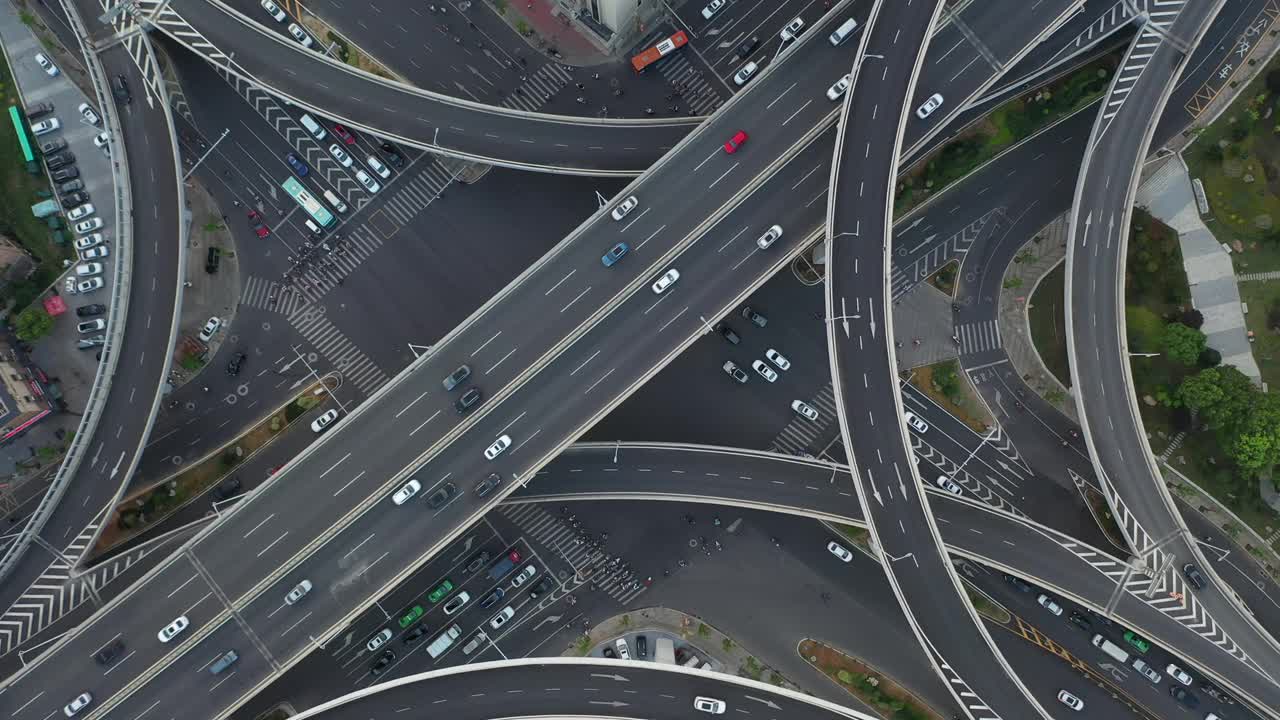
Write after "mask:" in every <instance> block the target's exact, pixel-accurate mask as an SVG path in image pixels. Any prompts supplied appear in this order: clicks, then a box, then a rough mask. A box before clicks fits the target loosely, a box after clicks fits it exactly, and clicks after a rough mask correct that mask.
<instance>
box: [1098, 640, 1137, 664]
mask: <svg viewBox="0 0 1280 720" xmlns="http://www.w3.org/2000/svg"><path fill="white" fill-rule="evenodd" d="M1093 646H1094V647H1096V648H1098V649H1099V650H1101V651H1102V652H1104V653H1106V654H1108V655H1110V656H1111V657H1112V658H1114V659H1115V660H1116V662H1119V663H1127V662H1129V653H1127V652H1125V651H1124V650H1122V649H1121V648H1120V646H1119V645H1117V644H1115V643H1113V642H1111V641H1110V640H1108V639H1106V638H1104V637H1102V636H1101V635H1094V636H1093Z"/></svg>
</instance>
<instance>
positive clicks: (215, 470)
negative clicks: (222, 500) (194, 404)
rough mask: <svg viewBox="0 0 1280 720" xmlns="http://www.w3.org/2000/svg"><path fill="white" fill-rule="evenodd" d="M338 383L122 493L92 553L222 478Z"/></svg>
mask: <svg viewBox="0 0 1280 720" xmlns="http://www.w3.org/2000/svg"><path fill="white" fill-rule="evenodd" d="M336 387H337V381H336V380H334V379H331V378H326V379H324V380H323V381H321V382H317V383H313V384H312V385H311V386H309V387H308V388H307V389H306V390H304V391H303V392H301V393H299V394H298V395H296V396H295V397H294V398H293V399H292V400H290V401H289V402H287V403H285V404H284V405H281V406H280V407H278V408H276V410H275V411H274V412H272V413H271V414H270V415H269V416H267V417H266V418H264V419H263V420H262V421H261V422H259V423H258V424H257V425H255V426H253V427H252V428H250V429H249V430H247V431H245V432H244V433H243V434H241V435H240V436H239V437H237V438H235V439H234V440H232V441H231V442H229V443H227V444H226V445H223V446H222V447H220V448H218V449H217V450H215V451H213V452H212V453H209V455H207V456H206V457H205V458H204V459H203V460H201V461H200V462H198V463H196V464H194V465H192V466H190V467H188V468H187V469H186V470H183V471H182V472H180V473H178V474H177V475H174V476H173V477H170V478H167V479H165V480H163V481H161V482H159V483H156V484H154V485H152V486H150V487H148V488H145V489H142V490H139V491H137V492H134V493H133V494H132V495H130V496H128V497H126V498H125V499H124V500H122V501H121V502H120V504H119V505H117V506H116V509H115V511H114V512H113V513H112V516H111V520H110V521H109V522H108V523H107V525H106V527H105V528H104V529H103V531H102V535H101V537H99V538H98V544H97V545H96V546H95V547H94V549H93V555H94V556H97V555H100V554H102V553H104V552H107V551H109V550H111V549H112V548H114V547H116V546H118V545H120V544H122V543H125V542H128V541H129V540H132V539H133V538H136V537H137V536H139V535H141V534H142V533H144V532H146V531H147V530H149V529H151V528H153V527H154V526H155V525H157V524H158V523H160V522H162V521H164V520H165V519H166V518H168V517H169V516H171V515H173V514H174V513H175V512H177V511H178V510H180V509H181V508H183V507H185V506H186V505H187V504H188V503H190V502H192V501H194V500H196V499H198V498H199V497H200V496H202V495H203V494H204V493H206V492H208V491H209V490H210V489H211V488H213V487H215V486H217V485H218V484H219V483H221V482H223V481H224V480H226V479H227V478H228V477H229V476H230V475H232V473H233V472H234V470H235V469H236V468H237V467H238V466H239V465H240V464H242V463H243V462H244V461H246V460H248V459H249V458H251V457H253V455H254V454H255V453H257V452H258V451H259V450H262V449H263V448H265V447H266V446H268V445H269V444H270V443H271V441H272V440H274V439H275V438H277V437H279V436H280V435H281V434H282V433H284V431H285V430H287V429H288V428H290V427H291V426H293V425H294V423H296V422H297V421H298V420H300V419H302V418H303V417H305V416H306V414H307V413H308V412H309V411H310V410H311V409H312V408H315V407H317V406H318V405H320V404H321V403H323V402H324V401H325V399H326V398H327V397H328V396H329V393H330V392H332V391H333V390H334V388H336Z"/></svg>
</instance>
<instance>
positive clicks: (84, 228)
mask: <svg viewBox="0 0 1280 720" xmlns="http://www.w3.org/2000/svg"><path fill="white" fill-rule="evenodd" d="M103 224H104V223H103V222H102V218H100V217H95V218H89V219H88V220H81V221H80V222H78V223H76V224H75V231H76V234H77V235H84V234H85V233H89V232H93V231H94V230H101V229H102V226H103Z"/></svg>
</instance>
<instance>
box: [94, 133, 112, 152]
mask: <svg viewBox="0 0 1280 720" xmlns="http://www.w3.org/2000/svg"><path fill="white" fill-rule="evenodd" d="M110 142H111V133H109V132H107V131H106V130H103V131H102V132H100V133H98V134H97V135H94V136H93V146H94V147H96V148H98V149H99V150H101V151H102V152H104V153H106V154H107V156H108V157H110V155H111V147H110V146H109V143H110Z"/></svg>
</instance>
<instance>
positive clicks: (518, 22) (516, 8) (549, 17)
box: [472, 0, 613, 66]
mask: <svg viewBox="0 0 1280 720" xmlns="http://www.w3.org/2000/svg"><path fill="white" fill-rule="evenodd" d="M472 1H473V2H475V1H476V0H472ZM484 4H485V6H486V7H488V8H489V9H490V10H492V11H493V12H495V13H497V14H498V16H499V17H501V18H502V19H503V20H505V21H506V23H507V24H508V25H510V26H511V27H512V28H514V29H515V30H516V32H517V33H519V34H520V35H522V36H523V37H524V39H525V42H527V43H528V44H529V46H530V47H531V48H533V49H534V50H536V51H537V52H538V53H541V54H546V55H548V56H550V57H555V56H554V55H551V51H554V52H556V53H559V54H560V57H558V58H555V59H556V60H557V61H559V62H562V63H565V64H567V65H579V66H583V65H600V64H603V63H608V62H613V58H612V57H610V56H609V55H608V54H607V53H606V52H605V49H604V46H603V44H602V43H598V42H597V41H596V40H595V39H593V38H591V37H588V35H587V34H586V33H589V32H591V31H590V30H587V29H585V28H580V27H579V26H578V25H577V24H576V23H574V22H573V21H572V20H570V19H569V18H568V17H567V16H566V15H565V14H564V10H563V9H561V8H559V7H557V5H556V2H555V0H489V1H488V2H486V3H484ZM522 23H523V24H522ZM522 30H523V31H524V32H521V31H522Z"/></svg>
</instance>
